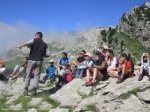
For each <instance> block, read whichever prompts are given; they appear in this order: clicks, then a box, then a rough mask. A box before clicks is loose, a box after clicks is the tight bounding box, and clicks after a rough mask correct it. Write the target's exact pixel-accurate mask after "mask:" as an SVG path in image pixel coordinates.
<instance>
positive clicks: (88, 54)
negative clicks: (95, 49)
mask: <svg viewBox="0 0 150 112" xmlns="http://www.w3.org/2000/svg"><path fill="white" fill-rule="evenodd" d="M85 55H86V56H89V57H91V58H92V57H93V55H92V54H91V53H86V54H85Z"/></svg>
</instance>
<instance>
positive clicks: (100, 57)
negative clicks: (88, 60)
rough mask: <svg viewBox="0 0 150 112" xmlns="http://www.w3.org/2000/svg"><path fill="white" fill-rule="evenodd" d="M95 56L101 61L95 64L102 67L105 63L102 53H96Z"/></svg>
mask: <svg viewBox="0 0 150 112" xmlns="http://www.w3.org/2000/svg"><path fill="white" fill-rule="evenodd" d="M95 55H97V56H98V58H99V60H97V61H96V62H95V64H96V65H98V66H99V65H101V64H102V62H103V61H105V59H104V56H103V55H102V53H96V54H95Z"/></svg>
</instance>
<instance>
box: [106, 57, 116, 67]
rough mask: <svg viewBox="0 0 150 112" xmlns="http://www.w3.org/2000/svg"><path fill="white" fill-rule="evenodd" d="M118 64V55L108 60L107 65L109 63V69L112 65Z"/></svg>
mask: <svg viewBox="0 0 150 112" xmlns="http://www.w3.org/2000/svg"><path fill="white" fill-rule="evenodd" d="M117 64H118V61H117V58H116V57H113V59H112V60H110V59H109V60H108V61H107V65H108V68H107V69H110V68H111V67H116V66H117Z"/></svg>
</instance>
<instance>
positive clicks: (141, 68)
mask: <svg viewBox="0 0 150 112" xmlns="http://www.w3.org/2000/svg"><path fill="white" fill-rule="evenodd" d="M143 70H144V65H141V67H140V74H143Z"/></svg>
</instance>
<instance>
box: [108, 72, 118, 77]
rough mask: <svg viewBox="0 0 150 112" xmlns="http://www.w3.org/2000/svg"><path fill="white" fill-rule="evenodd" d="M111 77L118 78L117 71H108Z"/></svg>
mask: <svg viewBox="0 0 150 112" xmlns="http://www.w3.org/2000/svg"><path fill="white" fill-rule="evenodd" d="M109 73H110V74H111V75H112V76H113V77H116V78H117V77H118V71H110V72H109Z"/></svg>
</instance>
